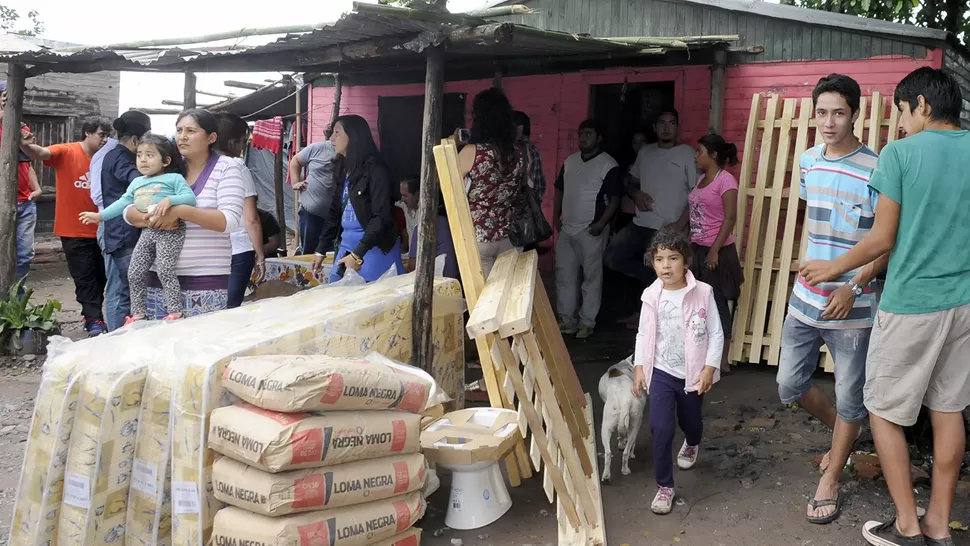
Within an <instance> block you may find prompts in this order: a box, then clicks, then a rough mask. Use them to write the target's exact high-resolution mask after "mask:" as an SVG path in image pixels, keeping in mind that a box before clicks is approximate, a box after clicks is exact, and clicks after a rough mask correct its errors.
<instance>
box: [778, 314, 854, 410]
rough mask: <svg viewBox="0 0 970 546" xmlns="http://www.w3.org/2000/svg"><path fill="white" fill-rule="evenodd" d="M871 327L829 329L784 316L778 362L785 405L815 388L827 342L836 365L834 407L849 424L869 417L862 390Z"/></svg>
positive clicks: (780, 390) (779, 390)
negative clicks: (821, 355) (821, 351)
mask: <svg viewBox="0 0 970 546" xmlns="http://www.w3.org/2000/svg"><path fill="white" fill-rule="evenodd" d="M871 332H872V328H845V329H827V328H817V327H815V326H810V325H808V324H805V323H804V322H802V321H800V320H798V319H797V318H795V317H793V316H791V315H788V316H787V317H785V327H784V328H783V329H782V332H781V358H780V360H779V362H778V377H777V381H778V395H779V396H780V397H781V401H782V403H783V404H790V403H792V402H797V401H798V400H800V399H801V398H802V397H803V396H805V394H806V393H807V392H808V391H809V389H811V387H812V374H814V373H815V370H816V369H817V368H818V361H819V351H820V350H821V348H822V345H823V344H824V345H825V346H826V347H828V350H829V354H831V355H832V360H833V363H834V366H835V410H836V412H837V413H838V414H839V417H841V418H842V420H843V421H845V422H847V423H856V422H858V421H861V420H863V419H865V418H866V415H867V413H866V408H865V406H864V405H863V402H862V389H863V387H864V386H865V384H866V354H867V353H868V350H869V334H870V333H871Z"/></svg>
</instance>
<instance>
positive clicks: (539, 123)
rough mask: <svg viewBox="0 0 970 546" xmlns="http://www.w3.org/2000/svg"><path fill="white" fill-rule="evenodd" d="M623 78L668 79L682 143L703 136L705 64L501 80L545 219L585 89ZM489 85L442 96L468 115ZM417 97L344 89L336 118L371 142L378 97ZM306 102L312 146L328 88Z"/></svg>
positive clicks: (405, 91) (399, 91)
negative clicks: (459, 98) (463, 97)
mask: <svg viewBox="0 0 970 546" xmlns="http://www.w3.org/2000/svg"><path fill="white" fill-rule="evenodd" d="M624 78H626V79H627V81H629V82H630V83H639V82H651V81H673V82H674V96H675V99H674V105H675V106H676V108H677V109H678V110H679V111H680V115H681V127H682V129H683V138H684V141H685V142H691V143H692V142H694V141H696V139H697V138H698V137H700V136H701V135H703V134H704V133H706V132H707V126H708V115H709V110H710V81H711V73H710V68H709V67H707V66H684V67H663V68H638V69H616V70H602V71H589V72H575V73H569V74H558V75H550V76H528V77H516V78H505V79H503V80H502V88H503V90H505V93H506V94H507V95H508V97H509V100H511V101H512V106H513V107H514V108H515V109H517V110H521V111H523V112H525V113H526V114H528V115H529V117H530V118H531V120H532V141H533V142H534V143H535V144H536V146H537V147H538V149H539V153H540V154H541V155H542V161H543V167H544V169H545V174H546V179H547V181H548V187H547V194H548V196H549V197H548V198H547V199H545V200H544V205H545V207H544V208H546V209H547V214H548V215H550V216H551V213H552V199H551V194H552V191H553V187H552V182H553V180H555V177H556V175H557V174H558V173H559V167H560V166H561V165H562V162H563V161H564V160H565V159H566V157H568V156H569V155H570V154H572V153H574V152H576V151H578V149H579V145H578V143H577V141H576V129H577V128H578V127H579V124H580V123H581V122H582V121H583V120H584V119H586V118H587V117H588V116H589V115H590V86H592V85H601V84H615V83H623V80H624ZM491 83H492V82H491V80H475V81H462V82H450V83H447V84H446V85H445V92H447V93H466V94H467V95H468V105H467V108H466V110H467V112H468V115H469V116H470V115H471V101H472V100H473V98H474V96H475V94H476V93H478V92H479V91H482V90H484V89H486V88H487V87H489V86H490V85H491ZM423 93H424V86H423V84H413V85H388V86H366V87H344V89H343V95H342V97H341V102H340V114H358V115H360V116H363V117H364V118H365V119H366V120H367V122H368V123H370V125H371V130H373V131H374V133H375V135H374V136H375V138H378V135H377V134H376V133H377V101H378V98H379V97H381V96H385V97H387V96H406V95H421V94H423ZM310 104H311V107H310V110H311V116H310V137H309V140H310V142H314V141H317V140H321V139H322V138H323V131H324V128H325V127H326V126H327V124H328V123H329V122H330V119H331V115H332V113H333V88H332V87H313V89H312V92H311V99H310ZM469 122H470V120H469ZM378 145H380V142H378Z"/></svg>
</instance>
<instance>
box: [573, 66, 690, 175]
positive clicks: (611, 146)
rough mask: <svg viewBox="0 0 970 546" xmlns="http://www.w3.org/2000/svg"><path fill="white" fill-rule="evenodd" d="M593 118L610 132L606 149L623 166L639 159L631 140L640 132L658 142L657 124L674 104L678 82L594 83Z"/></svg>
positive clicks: (604, 139)
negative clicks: (663, 112) (634, 152)
mask: <svg viewBox="0 0 970 546" xmlns="http://www.w3.org/2000/svg"><path fill="white" fill-rule="evenodd" d="M592 93H593V100H592V101H591V103H592V105H593V112H592V114H593V118H594V119H596V120H597V121H599V123H600V125H601V126H602V127H603V128H604V130H605V131H606V134H605V135H603V150H605V151H606V152H608V153H609V154H610V155H611V156H613V158H614V159H616V160H617V162H619V163H620V164H621V165H625V166H629V165H632V164H633V160H634V159H636V158H635V157H634V155H633V148H632V146H631V142H632V141H633V135H634V133H636V132H637V131H643V132H644V133H646V135H647V142H656V141H657V135H656V134H655V133H654V132H653V124H654V121H656V119H657V117H658V116H659V115H660V112H661V111H662V110H663V109H664V108H670V107H672V106H673V105H674V82H672V81H661V82H643V83H613V84H607V85H594V86H592Z"/></svg>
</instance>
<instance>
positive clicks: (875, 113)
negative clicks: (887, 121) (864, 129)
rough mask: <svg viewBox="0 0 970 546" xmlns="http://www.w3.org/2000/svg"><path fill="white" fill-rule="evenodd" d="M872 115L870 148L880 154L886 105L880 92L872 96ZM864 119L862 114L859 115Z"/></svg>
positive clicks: (870, 121) (870, 116) (870, 120)
mask: <svg viewBox="0 0 970 546" xmlns="http://www.w3.org/2000/svg"><path fill="white" fill-rule="evenodd" d="M871 104H872V113H871V114H869V147H870V148H872V151H874V152H876V153H877V154H878V153H879V143H880V142H881V141H882V118H883V112H884V111H885V110H886V105H885V104H883V102H882V95H880V94H879V92H878V91H876V92H874V93H873V94H872V102H871ZM859 117H860V118H861V117H862V112H860V113H859Z"/></svg>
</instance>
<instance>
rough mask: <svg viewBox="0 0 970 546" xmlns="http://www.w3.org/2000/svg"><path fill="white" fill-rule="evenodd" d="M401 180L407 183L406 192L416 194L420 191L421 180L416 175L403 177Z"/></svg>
mask: <svg viewBox="0 0 970 546" xmlns="http://www.w3.org/2000/svg"><path fill="white" fill-rule="evenodd" d="M401 182H402V183H404V184H407V185H408V193H410V194H411V195H417V194H418V192H419V191H421V180H420V179H419V178H418V177H416V176H412V177H411V178H405V179H404V180H401Z"/></svg>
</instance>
